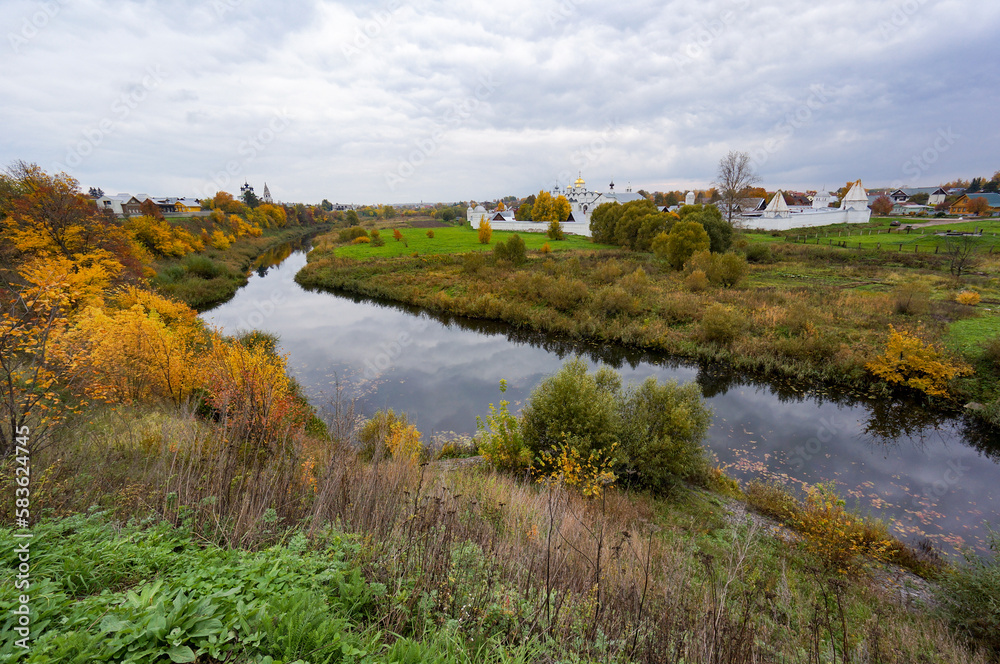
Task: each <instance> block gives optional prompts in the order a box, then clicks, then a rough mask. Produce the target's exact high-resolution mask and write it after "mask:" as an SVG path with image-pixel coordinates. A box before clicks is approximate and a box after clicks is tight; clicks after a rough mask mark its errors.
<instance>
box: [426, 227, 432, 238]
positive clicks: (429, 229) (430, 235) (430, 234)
mask: <svg viewBox="0 0 1000 664" xmlns="http://www.w3.org/2000/svg"><path fill="white" fill-rule="evenodd" d="M427 237H429V238H430V239H432V240H433V239H434V229H433V228H428V229H427Z"/></svg>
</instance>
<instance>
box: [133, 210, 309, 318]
mask: <svg viewBox="0 0 1000 664" xmlns="http://www.w3.org/2000/svg"><path fill="white" fill-rule="evenodd" d="M328 229H329V225H327V224H323V225H318V226H290V227H286V228H267V229H264V230H263V231H262V233H261V235H259V236H257V237H254V236H249V235H248V236H243V237H240V238H238V239H237V240H236V241H234V242H233V243H232V244H231V245H230V246H229V247H228V248H226V249H215V248H213V247H211V246H209V247H208V248H206V249H205V250H204V251H199V252H195V253H190V254H187V255H186V256H184V257H183V258H171V259H162V260H159V261H157V262H155V263H154V264H153V266H152V267H153V270H155V272H156V275H155V276H154V277H153V279H152V284H153V287H154V288H155V289H156V290H157V291H159V292H160V293H162V294H164V295H166V296H168V297H172V298H175V299H178V300H180V301H182V302H184V303H185V304H187V305H188V306H190V307H193V308H195V309H197V310H199V311H204V310H205V309H208V308H211V307H213V306H215V305H217V304H220V303H222V302H225V301H226V300H228V299H230V298H232V297H233V295H235V294H236V291H238V290H239V289H240V288H241V287H243V286H245V285H246V283H247V278H248V276H249V273H250V267H251V266H252V265H253V263H254V261H256V260H257V259H258V257H260V256H261V255H262V254H264V253H265V252H267V250H268V249H271V248H273V247H276V246H278V245H282V244H285V243H288V242H293V241H295V240H299V239H301V238H304V237H307V236H309V235H313V234H316V233H322V232H323V231H325V230H328Z"/></svg>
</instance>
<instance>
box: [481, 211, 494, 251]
mask: <svg viewBox="0 0 1000 664" xmlns="http://www.w3.org/2000/svg"><path fill="white" fill-rule="evenodd" d="M491 237H493V227H492V226H490V222H489V221H488V220H487V219H486V217H483V218H481V219H480V220H479V243H480V244H489V243H490V238H491Z"/></svg>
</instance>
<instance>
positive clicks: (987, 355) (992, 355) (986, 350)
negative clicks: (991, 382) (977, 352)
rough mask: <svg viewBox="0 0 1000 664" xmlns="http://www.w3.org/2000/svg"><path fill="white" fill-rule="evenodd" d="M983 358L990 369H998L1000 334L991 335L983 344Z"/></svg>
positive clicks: (999, 361)
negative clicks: (996, 335)
mask: <svg viewBox="0 0 1000 664" xmlns="http://www.w3.org/2000/svg"><path fill="white" fill-rule="evenodd" d="M983 360H984V361H985V362H986V364H987V366H989V367H990V368H991V369H993V370H995V371H1000V336H998V337H993V338H992V339H990V340H989V341H987V342H986V343H985V344H984V345H983Z"/></svg>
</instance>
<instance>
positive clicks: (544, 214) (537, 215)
mask: <svg viewBox="0 0 1000 664" xmlns="http://www.w3.org/2000/svg"><path fill="white" fill-rule="evenodd" d="M554 211H555V201H553V200H552V194H550V193H549V192H547V191H539V192H538V195H537V196H535V202H534V203H532V205H531V220H532V221H551V220H552V215H553V213H554Z"/></svg>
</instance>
